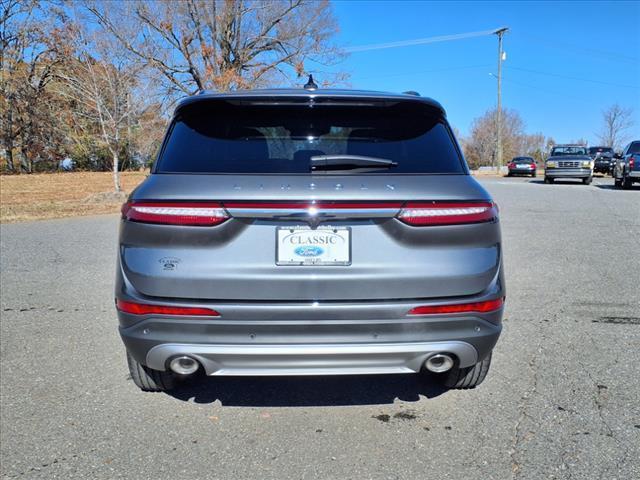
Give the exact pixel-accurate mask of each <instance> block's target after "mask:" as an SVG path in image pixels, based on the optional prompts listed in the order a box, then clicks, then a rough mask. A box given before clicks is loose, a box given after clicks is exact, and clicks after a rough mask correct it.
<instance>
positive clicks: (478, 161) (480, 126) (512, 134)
mask: <svg viewBox="0 0 640 480" xmlns="http://www.w3.org/2000/svg"><path fill="white" fill-rule="evenodd" d="M496 115H497V110H495V109H493V110H489V111H488V112H486V113H485V114H484V115H483V116H482V117H479V118H476V119H475V120H474V122H473V124H472V125H471V134H470V135H469V137H468V138H467V139H466V140H465V142H464V152H465V157H466V158H467V161H468V162H469V165H471V166H472V167H473V168H475V167H478V166H483V165H492V164H493V163H494V155H495V153H496V140H495V139H496V124H497V122H496ZM524 135H525V133H524V122H523V121H522V118H521V117H520V115H519V114H518V112H516V111H515V110H509V109H502V151H503V155H504V158H511V157H513V156H517V155H522V154H523V152H522V140H523V136H524Z"/></svg>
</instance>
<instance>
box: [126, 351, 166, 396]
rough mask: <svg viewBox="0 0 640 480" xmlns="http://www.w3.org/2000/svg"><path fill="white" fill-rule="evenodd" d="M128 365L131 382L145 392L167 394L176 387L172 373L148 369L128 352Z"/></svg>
mask: <svg viewBox="0 0 640 480" xmlns="http://www.w3.org/2000/svg"><path fill="white" fill-rule="evenodd" d="M127 364H128V365H129V373H131V380H133V383H135V384H136V386H137V387H138V388H139V389H140V390H142V391H143V392H166V391H168V390H171V389H172V388H173V387H175V380H176V379H175V377H174V375H173V373H171V372H161V371H159V370H154V369H152V368H149V367H146V366H144V365H142V364H141V363H140V362H138V361H137V360H136V359H135V358H133V357H132V356H131V354H130V353H129V352H127Z"/></svg>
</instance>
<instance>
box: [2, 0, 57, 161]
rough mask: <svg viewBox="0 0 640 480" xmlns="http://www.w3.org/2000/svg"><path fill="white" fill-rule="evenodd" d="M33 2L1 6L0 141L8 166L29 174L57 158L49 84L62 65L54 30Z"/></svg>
mask: <svg viewBox="0 0 640 480" xmlns="http://www.w3.org/2000/svg"><path fill="white" fill-rule="evenodd" d="M39 8H40V3H39V2H37V1H36V0H6V1H3V2H2V3H1V4H0V106H1V107H2V108H0V141H1V142H2V153H3V157H4V160H5V164H6V168H7V170H9V171H10V172H14V171H17V170H18V166H17V165H16V161H15V160H14V152H15V151H18V152H19V153H20V157H21V158H20V166H19V169H20V170H22V171H23V172H25V173H31V172H32V171H33V169H34V163H35V162H36V161H37V160H39V159H42V158H43V157H47V156H51V155H54V156H55V152H53V153H52V151H53V150H56V149H52V147H53V146H54V144H55V141H57V140H59V137H60V135H58V134H59V131H58V130H57V129H56V122H55V121H53V119H54V116H52V114H54V112H55V108H52V107H53V106H54V104H55V101H54V100H53V99H52V98H51V97H50V96H49V91H48V87H49V84H50V83H51V81H52V80H53V78H54V72H55V70H56V69H57V67H58V66H59V65H60V63H61V57H60V48H62V47H63V44H62V42H60V41H59V40H60V39H59V35H58V30H57V29H56V28H55V27H56V26H55V25H52V22H51V21H50V19H49V18H42V17H41V15H42V11H40V10H39Z"/></svg>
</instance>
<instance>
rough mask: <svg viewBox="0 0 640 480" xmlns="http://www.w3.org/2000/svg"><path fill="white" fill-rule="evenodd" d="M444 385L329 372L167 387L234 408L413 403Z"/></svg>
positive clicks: (184, 396)
mask: <svg viewBox="0 0 640 480" xmlns="http://www.w3.org/2000/svg"><path fill="white" fill-rule="evenodd" d="M446 391H447V389H446V388H445V387H443V386H441V385H439V384H438V383H437V382H435V381H433V379H430V378H429V377H428V376H426V375H415V374H414V375H410V374H409V375H357V376H355V375H353V376H352V375H345V376H342V375H340V376H328V377H315V376H310V377H205V376H204V375H202V376H198V377H197V378H195V379H193V380H192V381H188V382H185V383H184V384H181V385H179V386H178V387H177V388H175V389H174V390H172V391H170V392H168V394H169V395H171V396H172V397H174V398H176V399H178V400H182V401H185V402H188V401H193V402H195V403H213V402H215V401H216V400H219V401H220V403H222V405H224V406H237V407H285V406H286V407H311V406H338V405H381V404H392V403H394V401H395V400H396V399H399V400H402V401H408V402H417V401H419V400H420V399H421V397H427V398H434V397H437V396H439V395H442V394H443V393H445V392H446Z"/></svg>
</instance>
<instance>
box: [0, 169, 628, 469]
mask: <svg viewBox="0 0 640 480" xmlns="http://www.w3.org/2000/svg"><path fill="white" fill-rule="evenodd" d="M481 181H482V182H483V184H484V185H485V186H486V187H487V188H488V189H489V190H490V191H491V192H492V194H493V195H494V197H495V199H496V200H497V202H498V203H499V206H500V211H501V221H502V229H503V237H504V249H505V251H504V253H505V259H506V279H507V289H508V297H507V307H506V314H505V322H504V327H505V328H504V333H503V336H502V337H501V340H500V341H499V343H498V345H497V348H496V350H495V353H494V357H493V358H494V362H493V365H492V369H491V371H490V372H489V375H488V377H487V380H486V381H485V382H484V383H483V384H482V385H481V386H480V387H478V388H477V389H475V390H468V391H443V390H441V389H439V388H437V387H436V386H434V385H431V384H429V383H428V382H427V381H425V380H424V379H423V378H421V377H419V376H366V377H352V376H349V377H328V378H315V377H307V378H287V377H281V378H220V379H215V378H213V379H203V382H202V383H200V384H194V385H187V386H185V387H183V388H181V389H179V390H178V391H176V392H175V393H172V394H163V393H143V392H140V391H139V390H138V389H137V388H136V387H135V386H134V385H133V382H132V381H131V380H130V379H129V378H128V371H127V368H126V363H125V356H124V349H123V346H122V344H121V342H120V339H119V337H118V334H117V329H116V325H117V322H116V318H115V312H114V306H113V275H114V267H115V253H116V241H117V232H116V229H117V217H116V216H100V217H85V218H76V219H64V220H53V221H41V222H30V223H21V224H12V225H2V227H1V235H0V240H1V264H0V267H1V277H0V280H1V288H2V290H1V293H2V295H1V305H0V314H1V321H0V375H1V377H0V402H1V403H0V406H1V412H0V421H1V424H0V460H1V466H0V476H1V477H2V478H64V479H72V478H91V479H114V478H130V479H147V478H148V479H164V478H173V479H204V478H207V479H235V478H238V479H243V480H244V479H261V480H264V479H279V480H280V479H340V480H345V479H406V478H413V479H416V478H419V479H425V478H437V479H456V480H457V479H463V478H469V479H508V478H518V479H569V478H571V479H600V478H602V479H607V480H611V479H625V480H627V479H637V478H640V382H639V380H638V379H639V378H640V366H639V362H640V188H638V186H636V187H635V188H634V189H633V190H632V191H622V190H614V189H613V188H612V183H613V182H612V180H611V179H610V178H596V179H595V181H594V184H592V185H590V186H584V185H581V184H578V183H570V182H567V183H562V184H555V185H545V184H544V183H542V181H541V179H540V178H537V179H529V178H489V177H487V178H484V179H482V180H481Z"/></svg>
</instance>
